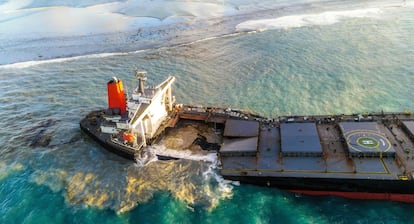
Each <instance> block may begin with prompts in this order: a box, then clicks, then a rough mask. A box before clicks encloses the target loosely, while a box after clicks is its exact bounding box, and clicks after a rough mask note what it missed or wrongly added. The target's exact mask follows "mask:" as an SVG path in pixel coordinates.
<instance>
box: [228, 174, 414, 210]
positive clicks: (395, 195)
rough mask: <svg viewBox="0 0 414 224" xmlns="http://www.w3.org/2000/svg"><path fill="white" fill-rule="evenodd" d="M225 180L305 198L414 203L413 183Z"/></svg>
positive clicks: (308, 179) (285, 179)
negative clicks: (307, 196) (272, 188)
mask: <svg viewBox="0 0 414 224" xmlns="http://www.w3.org/2000/svg"><path fill="white" fill-rule="evenodd" d="M223 177H224V178H225V179H228V180H233V181H239V182H241V183H244V184H251V185H258V186H266V187H274V188H278V189H282V190H287V191H290V192H293V193H299V194H304V195H314V196H339V197H345V198H350V199H364V200H392V201H399V202H409V203H414V183H413V182H412V181H403V180H401V181H399V180H370V179H339V178H309V177H303V178H292V177H263V176H262V177H252V176H246V177H242V176H227V175H224V176H223Z"/></svg>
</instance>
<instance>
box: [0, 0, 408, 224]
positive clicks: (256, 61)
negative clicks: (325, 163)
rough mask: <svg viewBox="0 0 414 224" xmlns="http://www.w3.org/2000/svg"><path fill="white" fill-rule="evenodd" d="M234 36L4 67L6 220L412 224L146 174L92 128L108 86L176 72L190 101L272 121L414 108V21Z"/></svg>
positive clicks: (399, 215) (153, 168)
mask: <svg viewBox="0 0 414 224" xmlns="http://www.w3.org/2000/svg"><path fill="white" fill-rule="evenodd" d="M413 15H414V14H413V10H412V8H404V7H403V8H395V9H394V8H392V9H390V11H389V12H388V11H386V12H384V13H383V14H381V18H350V19H346V20H344V21H341V22H338V23H335V24H331V25H324V26H319V25H315V26H304V27H300V28H289V29H273V30H272V29H270V30H266V31H263V32H251V33H239V34H236V35H225V36H222V37H218V38H212V39H208V40H204V41H201V42H195V43H192V44H187V45H179V46H172V47H164V48H158V49H147V50H143V51H139V52H135V53H128V54H113V55H108V56H105V57H84V58H80V59H76V58H75V59H73V60H62V61H51V62H50V63H44V64H42V63H33V64H32V65H30V66H21V65H15V66H9V67H7V66H3V67H0V124H1V126H2V128H1V129H0V142H1V143H2V144H1V147H0V155H1V160H0V222H1V223H198V222H200V223H230V222H236V221H237V222H240V223H412V222H414V217H413V216H412V215H411V213H412V212H411V211H412V210H413V209H414V205H412V204H404V203H396V202H389V201H359V200H348V199H343V198H337V197H311V196H299V195H295V194H292V193H289V192H285V191H281V190H278V189H268V188H261V187H255V186H249V185H240V186H237V185H233V184H232V183H227V182H224V181H223V180H222V179H221V178H220V177H219V176H217V173H218V171H217V169H216V168H215V167H214V166H212V165H211V164H209V163H204V162H201V161H187V160H178V161H167V162H165V161H157V162H153V163H151V164H149V165H147V166H145V167H141V166H139V165H137V164H134V163H132V162H130V161H127V160H124V159H122V158H119V157H117V156H115V155H112V154H110V153H108V152H106V151H105V150H103V149H102V148H101V147H100V146H98V145H97V144H96V143H94V142H93V141H91V140H90V139H89V138H87V137H86V136H85V135H83V134H82V133H81V132H80V129H79V126H78V122H79V120H80V119H81V118H82V117H83V116H85V115H86V114H87V113H88V112H89V111H90V110H93V109H95V108H100V107H105V106H106V87H105V84H106V81H107V80H108V79H110V78H111V77H112V76H114V75H116V76H118V77H119V78H121V79H123V80H124V81H125V83H126V87H127V89H131V88H132V87H133V85H132V83H133V80H134V77H133V73H132V72H133V70H134V68H140V69H144V70H146V71H147V72H148V74H149V80H148V83H149V84H150V85H151V84H152V85H155V84H157V83H159V82H160V81H162V80H164V79H165V78H166V77H167V76H168V75H169V74H173V75H175V76H176V78H177V82H176V84H175V86H174V92H175V95H176V98H177V100H178V101H179V102H183V103H186V104H197V105H198V104H202V105H219V106H231V107H234V108H243V109H247V110H252V111H256V112H258V113H261V114H263V115H265V116H269V117H276V116H278V115H287V114H332V113H360V112H361V113H363V112H372V111H381V110H383V111H386V112H393V111H402V110H405V109H408V110H411V111H414V104H413V99H414V92H413V91H412V86H413V84H414V63H413V62H414V51H413V49H414V35H413V34H414V30H413V27H414V16H413Z"/></svg>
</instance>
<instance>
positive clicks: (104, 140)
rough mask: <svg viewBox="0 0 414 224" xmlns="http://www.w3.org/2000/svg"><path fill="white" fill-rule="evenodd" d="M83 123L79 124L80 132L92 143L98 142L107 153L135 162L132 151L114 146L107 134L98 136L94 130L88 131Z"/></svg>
mask: <svg viewBox="0 0 414 224" xmlns="http://www.w3.org/2000/svg"><path fill="white" fill-rule="evenodd" d="M84 122H86V121H83V122H81V123H80V128H81V130H82V131H83V132H84V133H86V134H87V135H88V136H89V137H90V138H92V139H93V140H94V141H96V142H98V143H99V144H100V145H101V146H103V147H104V148H105V149H106V150H108V151H109V152H112V153H115V154H117V155H119V156H121V157H123V158H125V159H129V160H134V161H135V152H134V151H132V150H129V149H128V148H126V147H121V146H120V145H117V144H114V143H112V142H111V141H110V140H109V135H107V134H101V135H98V134H97V131H96V130H94V129H92V130H91V129H90V128H88V127H87V125H85V124H84Z"/></svg>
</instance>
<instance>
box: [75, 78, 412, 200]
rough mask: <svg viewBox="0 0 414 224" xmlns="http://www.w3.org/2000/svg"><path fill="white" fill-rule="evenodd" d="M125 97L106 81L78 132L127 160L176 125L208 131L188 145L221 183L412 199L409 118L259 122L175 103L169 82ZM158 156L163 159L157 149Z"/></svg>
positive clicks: (118, 85)
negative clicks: (210, 157) (214, 163)
mask: <svg viewBox="0 0 414 224" xmlns="http://www.w3.org/2000/svg"><path fill="white" fill-rule="evenodd" d="M135 75H136V78H137V85H138V86H137V88H135V89H134V90H133V92H132V95H131V96H128V95H126V94H125V92H124V89H123V84H122V81H121V80H119V79H117V78H115V77H114V78H112V79H111V80H110V81H109V82H108V84H107V88H108V108H106V109H100V110H96V111H92V112H91V113H89V114H88V115H87V116H86V117H85V118H84V119H82V120H81V121H80V127H81V129H82V130H83V131H84V132H85V133H87V134H88V135H89V136H90V137H91V138H93V139H94V140H96V141H97V142H99V143H100V144H101V145H102V146H104V147H105V148H106V149H108V150H110V151H112V152H114V153H117V154H118V155H121V156H123V157H125V158H128V159H132V160H133V159H135V158H137V156H138V155H139V154H140V153H142V152H143V151H145V149H146V146H148V145H151V144H153V143H154V142H157V139H160V138H162V137H164V136H165V135H168V132H169V131H171V130H174V129H176V128H178V126H179V125H180V124H181V123H186V122H190V123H198V124H200V125H204V126H207V127H208V129H209V130H211V133H210V135H213V136H214V138H211V137H206V136H205V133H203V132H200V133H197V135H196V136H197V137H195V138H194V141H193V142H192V145H196V146H197V147H199V148H201V149H204V150H208V151H210V152H214V153H217V155H218V162H219V165H220V171H219V172H220V174H221V175H222V176H223V177H224V178H225V179H228V180H233V181H239V182H241V183H247V184H254V185H261V186H266V187H276V188H279V189H283V190H288V191H291V192H295V193H299V194H307V195H333V196H341V197H346V198H353V199H376V200H393V201H400V202H410V203H413V202H414V115H413V114H411V113H410V112H409V111H404V112H401V113H384V112H379V113H367V114H350V115H345V114H337V115H312V116H311V115H309V116H279V117H277V118H272V119H269V118H265V117H263V116H260V115H256V114H254V113H251V112H246V111H242V110H235V109H231V108H219V107H202V106H196V107H195V106H190V105H182V104H177V103H176V102H175V98H174V96H173V95H172V86H173V82H174V81H175V78H174V77H172V76H170V77H168V78H167V79H166V80H165V81H164V82H162V83H161V84H159V85H158V86H155V87H145V80H146V79H147V77H146V73H145V72H136V73H135ZM157 155H158V156H159V157H160V158H161V159H168V158H169V157H168V156H165V155H163V154H162V153H160V152H157Z"/></svg>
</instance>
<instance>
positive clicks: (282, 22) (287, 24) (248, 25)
mask: <svg viewBox="0 0 414 224" xmlns="http://www.w3.org/2000/svg"><path fill="white" fill-rule="evenodd" d="M381 13H382V11H381V10H380V9H378V8H369V9H358V10H347V11H328V12H322V13H318V14H302V15H291V16H283V17H279V18H275V19H260V20H249V21H245V22H243V23H240V24H238V25H237V26H236V30H237V31H238V32H244V31H264V30H272V29H289V28H299V27H305V26H325V25H332V24H335V23H338V22H340V21H342V20H344V19H349V18H377V17H378V15H379V14H381Z"/></svg>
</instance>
